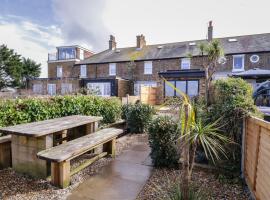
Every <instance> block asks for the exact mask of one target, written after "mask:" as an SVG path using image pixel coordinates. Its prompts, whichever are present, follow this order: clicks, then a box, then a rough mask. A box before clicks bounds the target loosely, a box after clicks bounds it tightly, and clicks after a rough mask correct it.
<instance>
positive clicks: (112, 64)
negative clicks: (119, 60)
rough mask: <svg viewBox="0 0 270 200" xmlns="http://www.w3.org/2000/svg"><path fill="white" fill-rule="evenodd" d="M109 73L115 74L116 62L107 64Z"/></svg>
mask: <svg viewBox="0 0 270 200" xmlns="http://www.w3.org/2000/svg"><path fill="white" fill-rule="evenodd" d="M109 75H110V76H115V75H116V63H110V64H109Z"/></svg>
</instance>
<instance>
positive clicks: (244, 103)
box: [208, 78, 260, 169]
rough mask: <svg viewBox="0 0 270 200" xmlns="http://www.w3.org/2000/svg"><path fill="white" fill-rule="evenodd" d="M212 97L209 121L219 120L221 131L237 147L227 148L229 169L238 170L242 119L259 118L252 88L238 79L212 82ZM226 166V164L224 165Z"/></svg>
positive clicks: (231, 145)
mask: <svg viewBox="0 0 270 200" xmlns="http://www.w3.org/2000/svg"><path fill="white" fill-rule="evenodd" d="M213 86H214V87H213V88H214V93H213V94H214V95H213V102H212V105H211V106H210V107H209V108H208V109H209V115H208V116H209V117H210V120H211V121H215V120H217V119H219V118H221V120H222V121H221V122H222V124H223V126H222V130H223V132H224V134H225V135H227V136H228V137H229V138H231V139H232V140H233V141H234V142H235V143H237V145H235V144H234V145H233V144H230V146H229V148H228V150H229V151H228V153H229V155H228V156H229V160H228V161H229V162H227V164H233V165H232V166H231V167H233V168H235V166H237V169H239V168H240V163H241V162H240V159H241V140H242V124H243V118H244V117H245V116H248V115H257V116H260V113H259V111H258V110H257V107H256V106H255V105H254V101H253V99H252V87H251V85H250V84H248V83H247V82H246V81H244V80H243V79H240V78H228V79H224V80H217V81H215V82H214V85H213ZM225 165H226V164H225Z"/></svg>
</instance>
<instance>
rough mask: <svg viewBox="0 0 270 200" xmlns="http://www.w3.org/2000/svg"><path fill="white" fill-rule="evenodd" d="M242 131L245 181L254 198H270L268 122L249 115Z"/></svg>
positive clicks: (269, 128)
mask: <svg viewBox="0 0 270 200" xmlns="http://www.w3.org/2000/svg"><path fill="white" fill-rule="evenodd" d="M244 131H245V132H244V138H245V141H244V152H243V153H244V176H245V179H246V182H247V183H248V186H249V189H250V190H251V191H252V193H253V195H254V196H255V197H256V199H258V200H267V199H270V170H269V169H270V123H269V122H267V121H264V120H261V119H258V118H255V117H250V118H247V119H246V121H245V129H244Z"/></svg>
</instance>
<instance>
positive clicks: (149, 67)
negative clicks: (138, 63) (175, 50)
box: [144, 61, 153, 74]
mask: <svg viewBox="0 0 270 200" xmlns="http://www.w3.org/2000/svg"><path fill="white" fill-rule="evenodd" d="M152 73H153V62H152V61H144V74H152Z"/></svg>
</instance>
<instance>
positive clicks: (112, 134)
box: [37, 128, 123, 188]
mask: <svg viewBox="0 0 270 200" xmlns="http://www.w3.org/2000/svg"><path fill="white" fill-rule="evenodd" d="M121 133H123V130H121V129H116V128H107V129H102V130H100V131H97V132H95V133H91V134H89V135H86V136H83V137H80V138H78V139H75V140H72V141H69V142H67V143H64V144H61V145H59V146H56V147H52V148H50V149H47V150H44V151H41V152H39V153H38V154H37V157H38V158H40V159H43V160H47V161H50V162H51V182H52V184H53V185H55V186H59V187H61V188H65V187H68V186H69V184H70V176H71V175H73V174H74V173H72V172H70V160H71V159H73V158H76V157H78V156H80V155H82V154H84V153H86V152H89V151H90V150H93V149H95V148H97V147H99V146H101V145H103V152H104V153H102V156H105V155H107V154H110V155H111V156H112V157H115V143H116V137H117V136H118V135H120V134H121ZM102 156H98V158H100V157H102ZM95 160H96V159H95ZM86 166H88V165H86ZM86 166H85V167H86ZM81 169H82V168H81Z"/></svg>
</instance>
